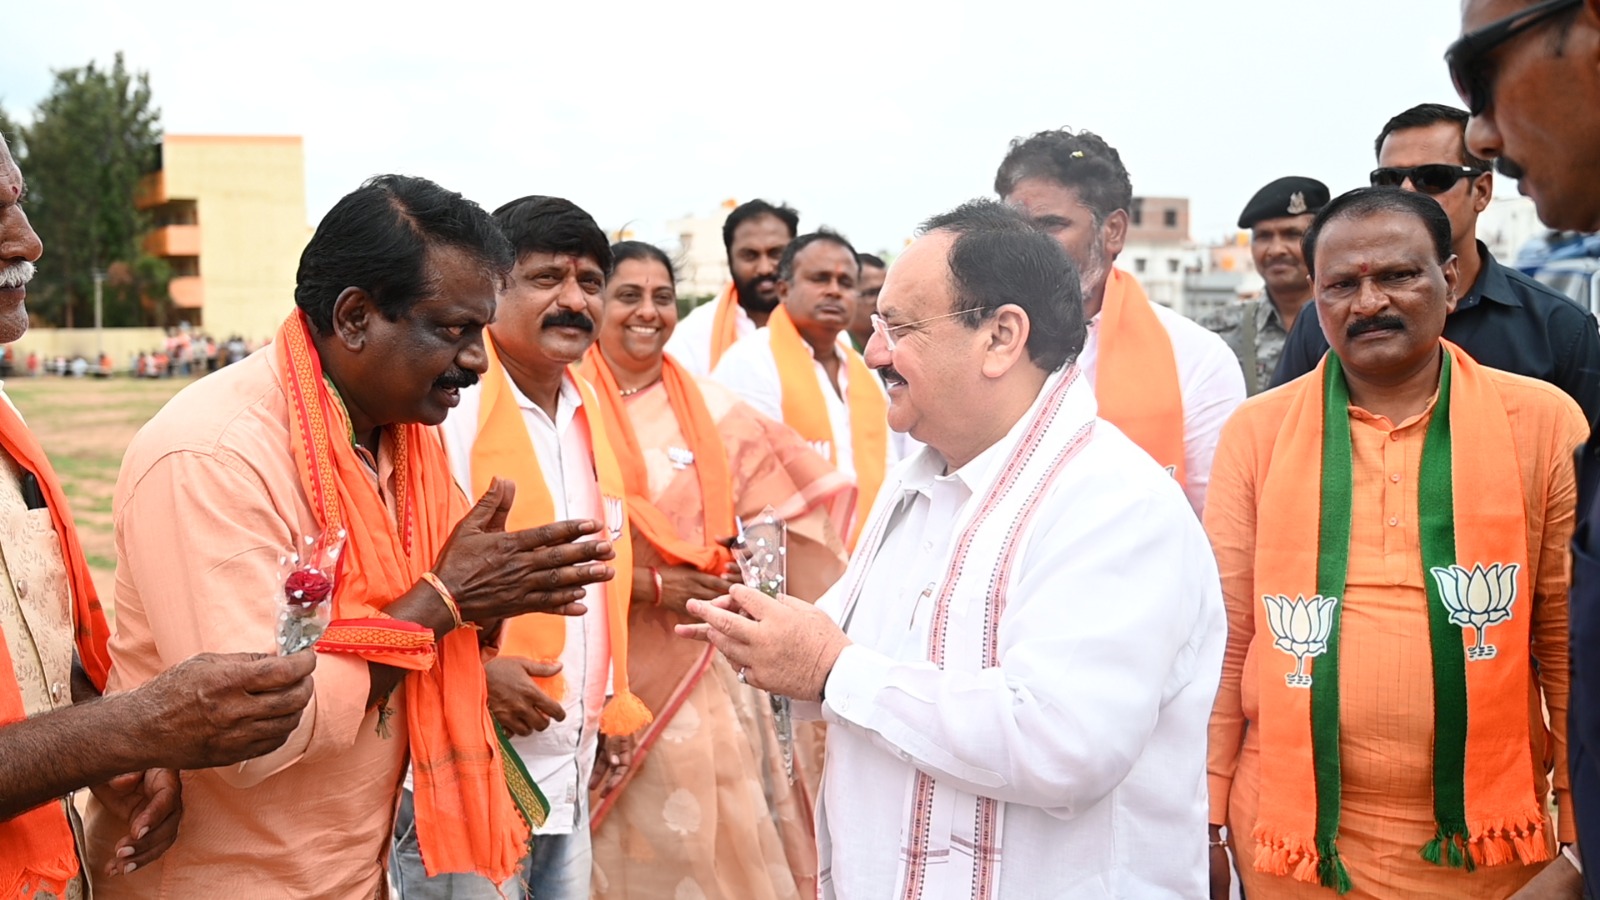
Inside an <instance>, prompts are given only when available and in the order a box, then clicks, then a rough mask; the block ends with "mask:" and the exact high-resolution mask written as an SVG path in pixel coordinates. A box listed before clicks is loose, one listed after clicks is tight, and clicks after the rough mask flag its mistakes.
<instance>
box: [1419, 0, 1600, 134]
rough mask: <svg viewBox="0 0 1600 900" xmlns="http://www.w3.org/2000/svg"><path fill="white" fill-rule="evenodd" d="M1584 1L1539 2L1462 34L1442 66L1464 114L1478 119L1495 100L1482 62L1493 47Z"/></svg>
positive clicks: (1488, 72) (1487, 67)
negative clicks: (1462, 104) (1462, 106)
mask: <svg viewBox="0 0 1600 900" xmlns="http://www.w3.org/2000/svg"><path fill="white" fill-rule="evenodd" d="M1582 2H1583V0H1541V2H1539V3H1535V4H1533V5H1532V6H1529V7H1527V8H1526V9H1523V10H1522V11H1520V12H1517V13H1513V14H1511V15H1509V16H1506V17H1505V18H1504V19H1500V20H1499V21H1497V22H1490V23H1489V24H1488V25H1485V26H1483V27H1482V28H1479V29H1478V30H1477V31H1472V32H1468V33H1467V34H1463V35H1462V36H1461V37H1460V38H1458V39H1457V40H1456V42H1455V43H1453V44H1451V45H1450V49H1449V50H1446V51H1445V54H1444V61H1445V65H1447V66H1449V67H1450V80H1451V81H1453V82H1455V86H1456V93H1457V94H1460V95H1461V102H1462V103H1465V104H1466V105H1467V112H1469V113H1471V114H1472V115H1474V116H1481V115H1483V114H1484V113H1485V112H1487V111H1488V110H1489V104H1490V102H1491V101H1492V100H1493V99H1494V67H1493V66H1491V65H1489V64H1488V63H1487V62H1485V60H1484V57H1486V56H1488V55H1489V53H1490V52H1491V51H1493V50H1494V49H1495V48H1496V47H1498V46H1500V45H1501V44H1504V43H1505V42H1506V41H1509V40H1511V39H1512V38H1514V37H1516V36H1517V35H1519V34H1521V33H1523V32H1524V31H1527V30H1528V29H1530V28H1533V27H1534V26H1535V25H1538V24H1540V23H1542V22H1545V21H1547V20H1549V19H1552V18H1554V17H1555V16H1557V15H1560V14H1561V13H1564V12H1566V11H1567V10H1569V9H1573V8H1574V7H1577V6H1578V5H1579V4H1581V3H1582Z"/></svg>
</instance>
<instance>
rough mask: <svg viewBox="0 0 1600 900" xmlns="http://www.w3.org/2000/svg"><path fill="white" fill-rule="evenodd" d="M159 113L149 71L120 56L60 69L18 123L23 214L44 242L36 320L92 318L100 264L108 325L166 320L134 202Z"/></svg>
mask: <svg viewBox="0 0 1600 900" xmlns="http://www.w3.org/2000/svg"><path fill="white" fill-rule="evenodd" d="M160 119H161V111H160V110H159V109H157V108H156V106H155V105H154V103H153V102H152V100H151V93H150V77H149V74H148V73H145V72H138V73H133V72H129V71H128V69H127V67H126V66H125V65H124V63H123V58H122V54H121V53H118V54H117V56H116V60H115V61H114V62H113V63H112V66H111V68H109V69H106V68H102V67H99V66H96V65H95V63H93V62H91V63H89V64H88V65H87V66H84V67H82V68H76V69H67V70H65V71H58V72H56V73H55V83H54V84H53V85H52V86H51V88H50V93H49V95H47V96H46V97H45V99H44V100H43V101H42V102H41V103H40V104H39V106H38V108H37V109H36V110H35V111H34V117H33V124H32V125H31V126H29V127H27V128H24V129H22V139H21V141H20V143H21V153H20V154H19V155H18V162H19V163H20V165H21V167H22V170H23V174H24V177H26V178H27V179H28V196H29V200H28V216H29V218H30V219H31V220H32V221H33V227H34V230H35V231H37V232H38V233H39V237H40V239H41V240H43V241H44V245H45V258H44V259H43V260H42V261H41V264H40V266H39V275H38V277H37V279H36V280H35V282H34V285H33V287H32V288H30V290H29V298H28V299H29V306H30V308H31V311H32V312H33V315H34V316H35V317H36V318H38V319H39V320H40V321H41V322H44V323H48V324H51V325H64V326H67V327H69V328H70V327H73V326H79V327H81V326H87V325H91V324H93V322H94V305H93V304H94V273H95V272H96V271H100V272H107V273H109V275H108V277H107V282H106V286H105V292H104V305H103V312H104V322H105V324H106V325H107V326H108V327H110V326H130V325H145V324H155V323H162V322H164V320H165V318H166V316H165V313H166V310H167V307H168V306H169V305H170V299H169V298H168V296H167V282H168V280H170V277H171V273H170V271H169V270H168V268H167V266H166V265H165V264H164V263H163V262H161V261H160V260H157V259H153V258H152V257H150V256H148V255H147V254H145V253H144V252H143V250H142V249H141V242H142V240H143V238H144V235H145V232H146V231H147V230H148V229H149V221H148V217H147V216H145V215H144V214H143V213H141V212H140V211H139V210H138V209H137V208H136V207H135V205H134V201H135V196H136V194H137V192H138V188H139V178H140V176H141V175H143V174H144V173H145V172H149V171H152V170H154V169H155V168H156V165H157V160H158V156H159V153H160V145H161V123H160ZM0 127H4V125H3V123H0ZM17 149H18V148H17V147H15V146H13V152H16V150H17Z"/></svg>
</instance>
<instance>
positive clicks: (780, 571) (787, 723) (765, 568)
mask: <svg viewBox="0 0 1600 900" xmlns="http://www.w3.org/2000/svg"><path fill="white" fill-rule="evenodd" d="M788 554H789V524H788V523H787V522H785V521H784V520H783V518H782V517H781V516H779V515H778V511H777V510H775V509H773V508H772V507H770V506H768V507H767V508H766V509H763V510H762V511H761V515H759V516H757V517H756V519H755V520H754V521H752V522H745V521H743V520H740V521H739V539H738V540H737V541H735V542H734V545H733V558H734V560H735V561H736V562H738V564H739V574H740V575H741V576H742V577H743V578H744V583H745V584H746V585H748V586H750V587H753V588H755V589H756V590H758V591H760V592H761V593H763V594H766V595H767V596H769V597H776V596H778V595H779V594H781V593H783V591H784V588H785V587H786V586H787V583H788V579H789V556H788ZM767 696H768V697H769V698H770V699H771V701H772V720H773V726H774V728H775V729H776V730H777V733H778V746H779V747H780V748H782V750H783V768H784V772H785V774H787V775H788V776H789V783H791V784H793V783H794V715H793V712H792V711H791V708H790V707H791V704H790V700H789V698H788V697H784V696H782V695H780V694H768V695H767Z"/></svg>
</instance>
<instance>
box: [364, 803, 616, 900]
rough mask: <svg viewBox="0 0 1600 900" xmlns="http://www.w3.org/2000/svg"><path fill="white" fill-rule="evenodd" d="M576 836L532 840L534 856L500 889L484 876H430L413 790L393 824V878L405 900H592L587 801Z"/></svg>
mask: <svg viewBox="0 0 1600 900" xmlns="http://www.w3.org/2000/svg"><path fill="white" fill-rule="evenodd" d="M582 802H583V809H582V812H581V813H580V815H579V817H578V824H577V826H576V827H575V829H574V830H573V833H572V834H546V835H539V836H538V837H535V838H534V839H533V852H532V853H531V854H529V855H528V858H527V859H525V860H523V861H522V866H521V871H520V872H519V873H518V874H517V875H515V876H513V877H512V879H511V880H510V881H508V882H506V883H505V884H504V885H501V887H500V890H499V891H497V890H496V889H495V886H494V883H493V882H491V881H489V879H487V878H484V877H482V876H479V875H437V876H435V877H433V878H429V877H428V873H427V871H426V870H425V869H424V868H423V866H422V854H421V852H420V851H419V850H418V848H417V822H416V811H415V809H414V807H413V803H412V799H411V792H410V791H404V792H403V796H402V797H401V799H400V812H399V814H398V815H397V816H396V817H395V823H394V855H393V856H392V857H390V859H389V875H390V877H391V878H392V879H393V881H394V886H395V890H396V891H397V892H398V895H399V897H400V900H500V898H501V891H503V892H504V896H505V897H507V898H521V900H589V881H590V873H591V870H592V869H593V867H594V854H593V852H592V850H591V847H590V842H589V809H588V800H587V798H585V799H584V800H583V801H582Z"/></svg>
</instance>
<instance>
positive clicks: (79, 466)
mask: <svg viewBox="0 0 1600 900" xmlns="http://www.w3.org/2000/svg"><path fill="white" fill-rule="evenodd" d="M188 383H189V379H187V378H164V379H159V380H157V379H138V380H135V379H132V378H115V379H110V380H104V381H102V380H99V379H94V378H56V377H49V376H43V377H39V378H26V377H20V378H11V379H8V380H7V381H6V384H5V391H6V394H8V395H9V396H10V397H11V400H12V402H13V403H15V404H16V406H17V409H19V410H21V411H22V416H23V418H25V419H26V420H27V422H28V426H29V427H30V428H31V429H33V433H34V434H35V435H36V436H37V437H38V438H39V442H40V443H41V444H43V445H44V449H45V452H46V453H48V454H49V455H50V462H51V464H52V465H54V466H55V468H56V473H57V474H58V475H60V476H61V482H62V488H63V489H64V490H65V491H66V494H67V500H68V502H69V503H70V504H71V506H72V515H73V517H74V518H75V519H76V520H77V523H78V535H79V537H80V538H81V539H82V541H83V549H84V553H85V555H87V556H88V557H89V567H90V568H91V569H93V570H94V581H95V586H96V587H98V588H99V590H100V596H101V598H102V599H103V600H105V601H107V605H108V606H109V601H110V599H111V587H112V583H113V581H112V578H113V574H114V572H115V570H116V566H117V552H116V547H115V544H114V543H113V539H112V531H111V493H112V489H113V488H114V487H115V486H116V483H117V469H118V468H119V467H120V466H121V465H122V454H123V452H124V451H125V450H127V448H128V444H129V443H130V442H131V441H132V440H133V435H134V433H135V432H137V431H138V430H139V427H140V426H141V425H143V424H144V423H145V422H146V421H148V420H149V419H150V417H151V416H153V415H155V414H156V411H157V410H159V409H160V408H161V407H162V405H163V404H165V403H166V402H167V400H169V399H171V397H172V395H173V394H176V393H177V392H178V391H179V390H181V389H182V388H183V387H184V385H186V384H188Z"/></svg>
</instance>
